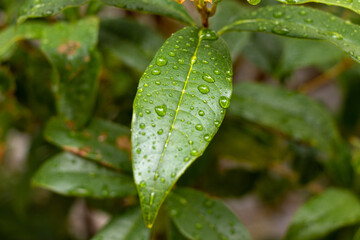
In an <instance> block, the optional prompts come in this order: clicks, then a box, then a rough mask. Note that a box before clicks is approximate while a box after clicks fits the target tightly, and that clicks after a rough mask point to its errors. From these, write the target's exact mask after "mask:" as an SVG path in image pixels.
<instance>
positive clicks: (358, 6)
mask: <svg viewBox="0 0 360 240" xmlns="http://www.w3.org/2000/svg"><path fill="white" fill-rule="evenodd" d="M278 1H279V2H282V3H286V4H304V3H324V4H326V5H332V6H339V7H343V8H347V9H350V10H352V11H354V12H356V13H358V14H360V3H359V2H358V1H353V0H278Z"/></svg>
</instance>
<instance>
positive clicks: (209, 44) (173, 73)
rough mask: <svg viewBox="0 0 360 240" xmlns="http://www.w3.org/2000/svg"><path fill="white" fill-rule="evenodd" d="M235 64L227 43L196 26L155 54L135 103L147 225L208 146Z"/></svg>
mask: <svg viewBox="0 0 360 240" xmlns="http://www.w3.org/2000/svg"><path fill="white" fill-rule="evenodd" d="M231 76H232V66H231V60H230V54H229V51H228V49H227V47H226V45H225V42H224V41H223V40H222V39H221V38H218V36H217V35H216V34H215V32H213V31H211V30H206V29H200V28H197V27H188V28H185V29H183V30H180V31H179V32H177V33H176V34H174V35H173V36H172V37H171V38H170V39H168V40H167V41H166V43H165V44H164V45H163V47H162V48H161V49H160V50H159V51H158V52H157V54H156V55H155V58H154V59H153V61H152V62H151V64H150V66H149V67H148V69H147V70H146V71H145V73H144V75H143V76H142V78H141V79H140V83H139V87H138V91H137V95H136V98H135V101H134V113H133V121H132V155H133V169H134V176H135V181H136V184H137V186H138V191H139V194H140V201H141V206H142V209H143V213H144V218H145V222H146V224H147V225H148V226H149V227H151V226H152V224H153V222H154V220H155V217H156V214H157V211H158V209H159V207H160V206H161V203H162V202H163V201H164V199H165V197H166V195H167V193H168V192H169V190H170V189H171V187H172V186H173V185H174V184H175V182H176V181H177V179H178V178H179V177H180V176H181V175H182V173H183V172H184V171H185V170H186V168H188V167H189V166H190V164H191V163H192V162H193V161H195V159H197V158H198V157H199V156H200V155H201V154H202V153H203V152H204V150H205V148H206V146H207V145H208V144H209V142H210V141H211V139H212V138H213V136H214V134H215V133H216V132H217V130H218V128H219V126H220V124H221V122H222V120H223V118H224V115H225V112H226V108H228V106H229V103H230V102H229V101H230V96H231V92H232V82H231V81H232V78H231Z"/></svg>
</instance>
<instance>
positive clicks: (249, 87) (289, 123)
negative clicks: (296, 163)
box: [229, 83, 339, 153]
mask: <svg viewBox="0 0 360 240" xmlns="http://www.w3.org/2000/svg"><path fill="white" fill-rule="evenodd" d="M229 112H230V113H231V114H232V115H235V116H239V117H241V118H244V119H247V120H249V121H252V122H255V123H258V124H262V125H265V126H268V127H270V128H273V129H276V130H279V131H281V132H283V133H285V134H287V135H289V136H291V137H293V138H294V139H296V140H299V141H304V142H308V143H310V144H311V145H312V146H314V147H316V148H318V149H320V150H323V151H324V152H327V153H329V152H330V153H331V152H332V150H333V146H334V144H335V143H336V142H338V141H339V134H338V132H337V129H336V127H335V124H334V122H333V120H332V117H331V116H330V114H329V113H328V112H327V111H326V110H325V109H324V108H323V107H321V106H320V105H319V104H318V103H317V102H316V101H314V100H312V99H310V98H309V97H307V96H305V95H302V94H297V93H293V92H291V91H288V90H285V89H283V88H279V87H273V86H268V85H261V84H255V83H240V84H237V86H236V87H235V89H234V96H233V99H232V105H231V107H230V109H229Z"/></svg>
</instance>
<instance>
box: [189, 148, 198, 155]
mask: <svg viewBox="0 0 360 240" xmlns="http://www.w3.org/2000/svg"><path fill="white" fill-rule="evenodd" d="M190 154H191V156H197V155H199V152H198V150H196V149H192V150H191V151H190Z"/></svg>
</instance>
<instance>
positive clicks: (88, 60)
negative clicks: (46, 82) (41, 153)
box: [41, 18, 101, 127]
mask: <svg viewBox="0 0 360 240" xmlns="http://www.w3.org/2000/svg"><path fill="white" fill-rule="evenodd" d="M98 25H99V21H98V19H97V18H87V19H83V20H81V21H79V22H76V23H74V24H68V23H58V24H56V25H53V26H52V27H48V28H46V29H45V30H44V32H43V38H42V41H41V49H42V50H43V51H44V53H45V55H46V57H47V58H48V59H49V60H50V62H51V64H52V65H53V67H54V77H53V78H54V79H53V81H54V82H53V89H54V92H55V96H56V100H57V101H56V105H57V110H58V112H59V114H60V116H61V117H62V118H63V119H64V120H65V121H67V122H69V124H72V125H74V126H75V127H81V126H83V125H84V124H85V123H86V122H87V121H88V120H89V118H90V116H91V115H92V111H93V107H94V103H95V99H96V95H97V90H98V84H99V83H98V76H99V72H100V68H101V64H100V55H99V54H98V53H97V51H95V50H94V48H95V45H96V43H97V38H98V28H99V26H98Z"/></svg>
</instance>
